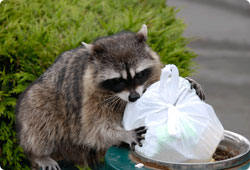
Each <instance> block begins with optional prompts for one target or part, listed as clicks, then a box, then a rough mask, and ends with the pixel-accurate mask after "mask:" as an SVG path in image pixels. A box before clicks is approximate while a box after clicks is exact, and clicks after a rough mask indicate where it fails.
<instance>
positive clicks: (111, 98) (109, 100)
mask: <svg viewBox="0 0 250 170" xmlns="http://www.w3.org/2000/svg"><path fill="white" fill-rule="evenodd" d="M115 98H116V96H113V95H112V96H111V95H110V96H109V97H108V98H106V99H105V100H103V101H102V102H101V104H104V103H109V102H111V101H112V100H114V99H115Z"/></svg>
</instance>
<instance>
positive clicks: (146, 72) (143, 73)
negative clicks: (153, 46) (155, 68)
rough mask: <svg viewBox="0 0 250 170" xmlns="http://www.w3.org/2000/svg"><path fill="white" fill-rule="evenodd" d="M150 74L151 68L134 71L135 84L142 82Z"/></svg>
mask: <svg viewBox="0 0 250 170" xmlns="http://www.w3.org/2000/svg"><path fill="white" fill-rule="evenodd" d="M150 74H151V68H147V69H145V70H143V71H141V72H139V73H136V75H135V77H134V80H135V83H136V84H137V85H141V84H143V83H144V82H145V81H147V79H148V77H149V75H150Z"/></svg>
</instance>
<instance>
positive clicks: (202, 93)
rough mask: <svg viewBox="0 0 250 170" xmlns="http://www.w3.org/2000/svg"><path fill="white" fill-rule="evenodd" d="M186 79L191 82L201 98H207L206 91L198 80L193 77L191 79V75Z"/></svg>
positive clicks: (192, 87)
mask: <svg viewBox="0 0 250 170" xmlns="http://www.w3.org/2000/svg"><path fill="white" fill-rule="evenodd" d="M186 79H187V80H188V81H189V83H190V84H191V89H195V91H196V94H197V95H198V96H199V97H200V99H201V100H205V98H206V96H205V92H204V91H203V89H202V87H201V85H200V84H199V83H197V82H196V81H194V80H193V79H191V78H190V77H186Z"/></svg>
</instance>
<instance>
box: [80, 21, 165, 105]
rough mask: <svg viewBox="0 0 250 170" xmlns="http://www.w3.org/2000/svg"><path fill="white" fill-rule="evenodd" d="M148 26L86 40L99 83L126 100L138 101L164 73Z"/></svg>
mask: <svg viewBox="0 0 250 170" xmlns="http://www.w3.org/2000/svg"><path fill="white" fill-rule="evenodd" d="M146 39H147V26H146V25H143V26H142V28H141V30H140V31H139V32H137V33H133V32H120V33H117V34H115V35H112V36H108V37H102V38H99V39H97V40H96V41H94V42H93V43H92V44H86V43H83V45H84V46H85V48H87V49H88V51H89V53H90V56H91V57H90V58H91V59H90V60H91V63H92V64H93V66H94V70H95V71H94V72H95V73H94V74H95V76H94V79H95V84H98V88H99V89H100V90H104V91H105V92H108V93H109V94H110V95H113V96H117V97H119V98H120V99H122V100H123V101H127V102H134V101H136V100H137V99H139V98H140V96H141V95H142V94H143V92H144V91H145V90H146V88H147V87H148V86H150V85H151V84H152V83H154V82H155V81H158V80H159V77H160V61H159V57H158V55H157V54H156V53H155V52H153V51H152V50H151V49H150V48H149V47H148V46H147V44H146Z"/></svg>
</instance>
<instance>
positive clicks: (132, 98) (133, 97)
mask: <svg viewBox="0 0 250 170" xmlns="http://www.w3.org/2000/svg"><path fill="white" fill-rule="evenodd" d="M139 98H140V94H139V93H137V92H132V93H130V94H129V96H128V100H129V101H130V102H135V101H136V100H137V99H139Z"/></svg>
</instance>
